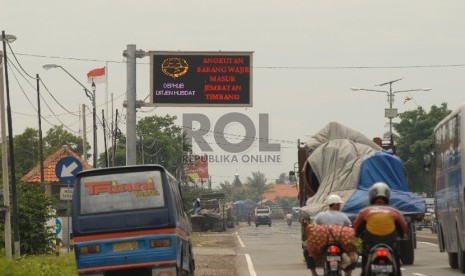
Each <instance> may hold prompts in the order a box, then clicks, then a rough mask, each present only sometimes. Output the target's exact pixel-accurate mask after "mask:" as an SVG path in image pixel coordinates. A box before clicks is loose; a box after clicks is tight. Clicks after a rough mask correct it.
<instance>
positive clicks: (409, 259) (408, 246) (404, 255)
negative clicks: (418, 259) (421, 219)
mask: <svg viewBox="0 0 465 276" xmlns="http://www.w3.org/2000/svg"><path fill="white" fill-rule="evenodd" d="M409 226H410V227H409V232H408V239H407V240H402V241H400V252H401V255H400V260H401V261H402V264H405V265H411V264H413V262H414V260H415V254H414V247H415V246H414V242H415V237H414V235H415V232H414V229H412V228H413V226H412V225H409Z"/></svg>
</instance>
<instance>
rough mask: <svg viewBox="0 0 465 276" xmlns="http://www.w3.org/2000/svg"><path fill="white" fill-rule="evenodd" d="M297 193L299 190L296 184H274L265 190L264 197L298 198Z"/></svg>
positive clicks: (274, 198)
mask: <svg viewBox="0 0 465 276" xmlns="http://www.w3.org/2000/svg"><path fill="white" fill-rule="evenodd" d="M297 194H298V190H297V187H296V185H294V184H292V185H290V184H274V185H272V186H271V187H270V189H268V191H266V192H265V194H264V198H265V199H268V200H271V201H275V200H276V198H277V197H292V198H297Z"/></svg>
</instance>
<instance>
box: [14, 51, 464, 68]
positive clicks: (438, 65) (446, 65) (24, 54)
mask: <svg viewBox="0 0 465 276" xmlns="http://www.w3.org/2000/svg"><path fill="white" fill-rule="evenodd" d="M16 54H17V55H22V56H29V57H37V58H51V59H61V60H76V61H89V62H109V63H120V64H124V63H126V61H115V60H102V59H89V58H75V57H63V56H46V55H37V54H27V53H16ZM137 64H146V65H148V64H149V63H146V62H145V63H144V62H142V63H141V62H138V63H137ZM454 67H465V64H463V63H458V64H426V65H416V64H414V65H393V66H360V65H354V66H254V67H253V68H254V69H271V70H275V69H277V70H340V69H342V70H344V69H418V68H454Z"/></svg>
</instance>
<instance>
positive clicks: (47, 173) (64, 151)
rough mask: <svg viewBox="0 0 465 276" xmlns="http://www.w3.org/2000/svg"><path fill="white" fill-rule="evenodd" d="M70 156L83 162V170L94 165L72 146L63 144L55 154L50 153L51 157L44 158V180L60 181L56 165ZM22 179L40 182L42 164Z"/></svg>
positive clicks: (49, 181) (29, 181)
mask: <svg viewBox="0 0 465 276" xmlns="http://www.w3.org/2000/svg"><path fill="white" fill-rule="evenodd" d="M68 156H71V157H74V158H76V159H78V160H79V161H80V162H81V164H82V169H83V170H88V169H92V166H91V165H89V163H88V162H87V161H86V160H84V159H82V158H81V157H80V156H79V155H77V154H76V153H75V152H74V151H72V150H71V148H69V147H68V146H63V147H62V148H61V149H59V150H58V151H56V152H55V153H54V154H52V155H50V156H49V157H47V159H45V160H44V181H45V182H46V183H59V182H60V180H59V179H58V177H57V176H56V172H55V167H56V165H57V163H58V162H59V161H60V160H61V159H62V158H63V157H68ZM21 180H22V181H24V182H26V183H31V184H32V183H40V164H38V165H37V166H35V167H34V168H33V169H32V170H31V171H29V172H28V173H27V174H26V175H25V176H23V178H21Z"/></svg>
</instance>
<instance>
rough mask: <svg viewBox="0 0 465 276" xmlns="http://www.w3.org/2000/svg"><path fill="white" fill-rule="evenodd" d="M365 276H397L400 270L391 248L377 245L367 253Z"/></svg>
mask: <svg viewBox="0 0 465 276" xmlns="http://www.w3.org/2000/svg"><path fill="white" fill-rule="evenodd" d="M363 269H364V273H363V275H365V276H397V275H400V268H399V267H398V266H397V263H396V257H395V255H394V251H393V250H392V248H391V247H390V246H388V245H386V244H377V245H375V246H374V247H373V248H372V249H371V250H370V252H369V254H368V257H367V263H366V265H365V267H364V268H363Z"/></svg>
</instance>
